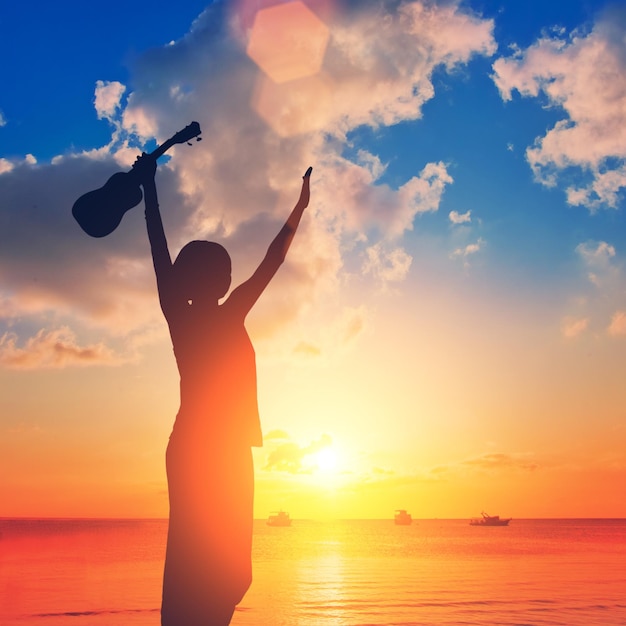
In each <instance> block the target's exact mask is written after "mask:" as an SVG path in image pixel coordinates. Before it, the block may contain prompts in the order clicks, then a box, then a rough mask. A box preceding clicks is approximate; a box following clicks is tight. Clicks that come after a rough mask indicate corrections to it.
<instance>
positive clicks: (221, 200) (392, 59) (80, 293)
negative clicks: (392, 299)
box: [0, 2, 495, 346]
mask: <svg viewBox="0 0 626 626" xmlns="http://www.w3.org/2000/svg"><path fill="white" fill-rule="evenodd" d="M225 4H226V3H213V4H211V5H210V6H209V8H207V10H206V11H205V12H204V13H203V14H202V15H200V16H199V17H198V19H197V20H196V21H195V22H194V24H193V25H192V27H191V30H190V32H189V33H188V34H187V35H186V36H185V37H183V38H182V39H180V40H178V41H176V42H174V43H171V44H168V45H167V46H163V47H162V48H156V49H152V50H150V51H148V52H146V53H145V54H144V55H142V56H141V57H139V58H138V59H137V61H136V62H135V65H134V66H133V67H132V68H131V71H132V76H131V79H130V80H129V84H132V85H133V91H132V93H128V92H127V90H126V88H125V86H124V85H122V84H121V83H119V82H116V81H104V80H101V81H98V83H97V84H96V90H95V102H94V105H95V110H96V114H97V115H98V117H100V118H104V119H107V120H108V121H109V122H110V123H111V124H112V138H111V142H110V143H109V144H108V145H107V146H102V147H94V149H93V150H91V151H88V152H84V153H81V154H65V155H63V156H58V157H56V158H55V159H53V161H52V163H50V164H35V162H34V158H33V159H31V158H30V157H29V158H28V159H27V160H26V161H24V162H19V163H18V162H8V161H0V173H2V172H4V173H2V175H0V197H2V199H3V204H2V210H1V211H0V237H2V245H0V279H1V281H0V285H2V293H0V301H2V302H6V301H10V302H11V305H10V306H5V307H3V309H2V310H3V311H4V312H5V313H6V314H7V315H5V317H4V321H5V324H6V323H8V322H9V321H11V320H12V319H16V318H17V317H21V316H23V317H26V318H28V319H33V320H34V319H43V317H45V316H46V315H54V316H55V319H56V320H62V323H64V324H67V325H68V326H69V327H71V328H75V327H76V328H78V327H79V326H80V327H81V328H82V329H88V330H89V329H91V330H93V329H99V330H105V331H108V333H110V335H112V336H114V335H126V334H129V333H136V332H141V331H142V329H147V328H153V327H154V326H155V324H159V323H162V320H161V319H160V312H159V310H158V304H157V301H156V293H155V285H154V278H153V276H152V269H151V264H150V258H149V250H148V246H147V239H146V234H145V225H144V220H143V216H142V207H141V206H140V207H138V208H136V209H133V210H132V211H129V213H128V214H127V215H126V216H125V217H124V219H123V220H122V224H121V225H120V227H119V228H118V229H117V230H116V231H115V232H114V233H113V234H112V235H110V236H108V237H106V238H104V239H101V240H94V239H91V238H89V237H87V236H86V235H85V234H84V233H82V232H81V231H80V229H79V228H78V226H77V224H76V223H75V222H74V220H73V219H72V217H71V207H72V205H73V203H74V201H75V200H76V199H77V198H78V197H79V196H80V195H82V194H83V193H85V192H87V191H90V190H92V189H97V188H98V187H100V186H102V185H103V184H104V182H105V181H106V180H107V179H108V178H109V176H111V174H113V173H114V172H116V171H119V169H124V168H127V167H128V166H129V165H130V164H131V163H132V161H133V160H134V157H135V155H136V154H137V153H138V152H140V151H141V148H142V146H141V145H140V144H139V143H137V139H136V136H137V135H138V136H139V138H143V139H147V138H152V137H154V138H156V139H157V141H158V142H162V141H164V140H165V139H167V138H168V137H170V136H171V135H173V134H174V133H175V132H176V131H178V130H180V129H181V128H182V127H183V126H185V125H186V124H188V123H189V122H191V121H192V120H197V121H198V122H199V123H200V125H201V127H202V129H203V138H204V141H203V142H202V143H200V144H197V145H194V147H193V148H191V147H188V146H185V145H182V146H176V147H174V148H172V149H171V150H170V152H169V153H168V154H170V155H171V156H172V159H171V161H169V162H168V163H167V164H162V165H160V166H159V170H158V173H157V186H158V189H159V202H160V206H161V211H162V213H163V219H164V223H165V228H166V231H167V234H168V238H169V242H170V248H171V252H172V255H176V253H177V252H178V250H179V249H180V247H181V246H182V245H183V244H184V243H185V242H186V241H188V240H189V239H191V238H213V239H217V240H219V241H221V242H222V243H224V244H225V245H226V247H227V248H228V249H229V251H230V252H231V255H232V257H233V262H234V274H235V279H236V280H241V279H243V278H247V276H248V275H249V274H250V272H251V271H253V269H254V268H255V266H256V264H257V263H258V262H259V261H260V260H261V258H262V257H263V254H264V253H265V250H266V247H267V245H268V244H269V242H270V241H271V239H272V238H273V236H274V235H275V233H276V232H277V231H278V229H279V228H280V226H281V224H282V222H283V220H284V219H285V218H286V216H287V214H288V212H289V210H290V208H291V207H292V206H293V204H294V202H295V200H296V198H297V196H298V191H299V185H300V182H301V176H302V174H303V172H304V170H305V169H306V167H307V166H308V165H313V166H314V172H313V178H312V182H311V188H312V196H311V207H310V209H309V211H308V212H307V214H306V215H305V217H304V220H303V223H302V226H301V230H300V232H299V233H298V236H297V238H296V240H295V241H294V245H293V248H292V250H290V254H289V257H288V260H287V263H286V264H285V265H284V266H283V268H281V270H280V272H279V274H278V275H277V277H276V285H273V286H272V287H271V288H270V289H269V290H268V294H267V295H266V296H264V298H263V302H261V303H260V309H259V312H258V313H255V315H257V317H256V320H257V322H256V324H257V327H258V328H259V329H261V332H262V333H263V334H270V333H271V332H272V329H277V328H281V329H283V330H284V325H285V322H286V321H289V320H294V319H296V318H297V316H298V313H299V311H300V310H302V309H303V308H305V307H308V308H310V305H311V304H312V303H313V302H322V301H324V302H329V301H331V300H332V299H330V298H329V297H328V296H329V294H331V293H335V294H336V293H338V288H339V277H340V276H341V275H342V268H343V267H344V264H345V262H346V258H347V257H348V256H349V255H352V266H351V269H350V272H351V273H352V275H354V276H360V275H361V272H362V270H363V267H366V268H367V270H368V271H369V272H371V274H372V275H376V276H377V278H378V279H380V280H383V281H397V280H401V279H402V278H403V277H404V276H406V272H407V271H408V268H409V265H410V256H409V255H408V254H407V253H406V252H405V251H404V248H403V245H402V241H401V238H402V236H403V235H404V234H405V233H406V232H407V231H408V230H410V229H411V228H413V222H414V220H415V218H416V216H417V215H419V214H420V213H422V212H426V211H436V210H437V209H438V207H439V203H440V200H441V196H442V193H443V191H444V189H445V187H446V185H448V184H451V183H452V178H451V177H450V175H449V174H448V172H447V169H446V166H445V165H444V164H443V163H427V164H426V165H425V166H423V164H420V167H421V168H422V169H421V171H420V172H419V173H418V174H416V175H415V176H413V177H412V178H410V179H409V180H408V181H406V182H405V183H404V184H401V185H400V186H399V187H398V188H393V187H391V186H389V185H386V184H384V183H381V181H380V177H381V175H382V174H383V172H384V168H385V165H384V164H383V163H382V162H381V160H380V158H379V157H378V156H377V155H375V154H372V153H368V152H366V151H363V150H361V151H359V152H358V157H357V159H356V161H350V160H348V159H347V158H346V157H345V156H344V154H345V148H346V134H347V133H348V132H349V131H351V130H353V129H355V128H357V127H358V126H360V125H363V124H365V125H369V126H372V127H375V126H378V125H381V124H395V123H397V122H399V121H401V120H412V119H416V118H419V117H420V116H421V114H422V113H421V106H422V104H423V103H424V102H425V101H426V100H428V99H430V98H432V97H433V96H434V88H433V84H432V80H431V78H432V73H433V71H434V70H435V68H438V67H442V66H443V67H444V68H446V69H447V70H452V69H454V68H457V67H458V66H459V65H460V64H464V63H467V62H468V61H469V60H470V58H471V57H472V55H475V54H492V53H493V52H494V51H495V43H494V40H493V36H492V30H493V23H492V22H491V21H490V20H481V19H479V18H477V17H476V16H474V15H473V14H469V13H465V12H464V11H463V9H461V8H460V7H458V6H455V5H445V6H437V5H435V4H430V3H421V2H407V3H401V4H398V6H396V4H393V3H392V4H390V5H385V6H384V8H381V6H380V4H379V3H378V2H362V3H359V5H358V7H354V8H350V9H346V10H345V11H337V12H335V13H334V14H333V16H332V17H329V18H328V20H329V21H328V24H327V25H328V27H329V29H330V34H331V36H330V40H329V46H328V49H327V52H326V55H325V57H324V65H323V67H322V69H321V72H320V74H319V75H318V76H315V77H312V79H311V80H312V81H313V83H310V82H307V80H308V79H305V80H304V81H303V80H297V81H291V82H288V83H286V86H285V90H286V91H285V92H284V93H285V94H286V96H288V98H289V103H290V106H291V107H292V109H293V110H292V112H291V115H292V118H293V120H295V121H298V120H306V119H307V118H310V117H315V124H314V125H312V126H310V125H309V126H306V125H305V126H298V124H296V125H295V127H294V128H296V129H298V128H300V129H302V128H308V130H307V132H300V133H296V134H289V133H287V134H282V135H281V134H280V133H277V132H276V129H275V128H274V127H273V126H272V125H271V124H268V123H267V121H266V119H264V118H263V117H261V116H260V115H259V114H257V111H255V109H254V104H255V103H254V100H253V94H254V92H255V89H256V87H257V85H258V82H259V81H260V80H261V79H262V74H261V72H260V70H259V69H258V68H257V67H256V66H255V64H254V63H252V61H250V59H248V58H247V57H246V54H245V43H246V32H245V30H242V29H239V30H238V27H237V21H236V20H234V21H233V20H231V21H229V22H228V23H227V22H226V20H225V15H226V8H225V6H224V5H225ZM316 81H317V82H316ZM311 84H314V85H317V86H319V85H320V84H323V85H326V87H327V88H328V90H327V93H326V95H327V96H328V100H327V101H326V104H327V105H329V106H326V105H324V106H321V107H318V108H315V107H313V105H312V104H311V103H315V99H313V100H311V99H309V98H305V97H304V96H306V94H308V91H307V89H309V87H310V85H311ZM307 85H308V86H307ZM357 148H358V146H357ZM357 151H358V150H357ZM7 233H10V237H9V236H8V235H7ZM365 249H367V250H368V252H367V254H366V255H365V256H364V257H358V255H359V254H360V253H361V252H363V250H365ZM359 258H361V262H362V263H364V266H362V267H355V265H354V264H355V259H356V260H357V262H358V259H359ZM286 294H289V296H288V297H287V296H286ZM337 307H338V310H341V309H342V308H343V307H344V303H341V302H337ZM1 321H2V320H0V322H1ZM283 330H281V332H283ZM76 343H77V344H78V343H79V340H78V339H77V340H76ZM80 343H87V344H89V345H92V342H90V341H82V340H80ZM15 345H16V346H17V345H18V344H17V343H16V344H15Z"/></svg>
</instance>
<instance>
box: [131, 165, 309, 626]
mask: <svg viewBox="0 0 626 626" xmlns="http://www.w3.org/2000/svg"><path fill="white" fill-rule="evenodd" d="M134 167H135V170H136V172H137V173H138V175H139V177H140V180H141V181H142V186H143V189H144V197H145V206H146V223H147V228H148V238H149V240H150V247H151V250H152V260H153V262H154V270H155V273H156V280H157V286H158V292H159V300H160V303H161V309H162V310H163V313H164V315H165V319H166V320H167V323H168V325H169V329H170V335H171V338H172V344H173V348H174V354H175V356H176V362H177V364H178V370H179V373H180V408H179V411H178V414H177V416H176V421H175V423H174V427H173V430H172V434H171V436H170V439H169V443H168V446H167V453H166V468H167V482H168V490H169V503H170V517H169V528H168V536H167V550H166V556H165V569H164V574H163V598H162V606H161V624H162V626H208V625H211V626H220V625H226V624H229V623H230V620H231V617H232V615H233V612H234V610H235V606H236V605H237V604H238V603H239V602H240V601H241V599H242V598H243V596H244V594H245V593H246V591H247V589H248V587H249V586H250V583H251V581H252V565H251V546H252V503H253V496H254V470H253V466H252V452H251V446H260V445H262V437H261V427H260V421H259V412H258V407H257V394H256V391H257V390H256V364H255V355H254V349H253V347H252V344H251V342H250V339H249V337H248V334H247V332H246V329H245V326H244V321H245V318H246V315H247V314H248V312H249V311H250V309H251V308H252V306H253V305H254V303H255V302H256V301H257V299H258V297H259V296H260V295H261V293H262V292H263V290H264V289H265V287H266V286H267V285H268V283H269V282H270V280H271V279H272V277H273V276H274V274H275V273H276V271H277V270H278V268H279V267H280V265H281V264H282V262H283V261H284V259H285V255H286V253H287V250H288V248H289V246H290V244H291V241H292V239H293V236H294V234H295V232H296V229H297V227H298V224H299V223H300V218H301V217H302V213H303V212H304V209H305V208H306V207H307V206H308V203H309V177H310V174H311V170H312V168H309V169H308V170H307V172H306V174H305V175H304V177H303V183H302V190H301V193H300V198H299V200H298V202H297V204H296V206H295V207H294V209H293V211H292V212H291V215H290V216H289V218H288V219H287V221H286V223H285V225H284V226H283V227H282V228H281V230H280V232H279V233H278V235H277V236H276V238H275V239H274V241H273V242H272V243H271V244H270V246H269V248H268V250H267V253H266V255H265V258H264V259H263V261H262V262H261V264H260V265H259V267H258V268H257V270H256V271H255V272H254V274H253V275H252V277H251V278H249V279H248V280H247V281H245V282H244V283H242V284H241V285H239V286H238V287H237V288H236V289H234V290H233V292H232V293H231V294H230V295H229V297H228V298H227V299H226V300H225V301H224V302H222V303H220V302H219V301H220V300H221V299H222V298H223V297H224V296H225V295H226V293H227V291H228V289H229V287H230V282H231V261H230V257H229V255H228V253H227V252H226V250H225V249H224V248H223V247H222V246H221V245H219V244H217V243H213V242H209V241H192V242H190V243H188V244H187V245H186V246H184V247H183V249H182V250H181V251H180V253H179V255H178V257H177V258H176V261H175V262H174V263H172V261H171V258H170V253H169V251H168V247H167V240H166V238H165V232H164V230H163V223H162V221H161V215H160V213H159V205H158V200H157V191H156V185H155V181H154V176H155V169H156V161H155V160H154V159H153V158H151V157H150V155H146V154H143V155H142V156H141V157H139V158H138V159H137V162H136V163H135V166H134Z"/></svg>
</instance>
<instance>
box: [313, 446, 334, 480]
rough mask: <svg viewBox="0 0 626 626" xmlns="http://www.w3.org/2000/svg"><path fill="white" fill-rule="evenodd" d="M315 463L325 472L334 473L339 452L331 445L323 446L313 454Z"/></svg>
mask: <svg viewBox="0 0 626 626" xmlns="http://www.w3.org/2000/svg"><path fill="white" fill-rule="evenodd" d="M313 463H314V465H315V466H316V467H317V468H318V470H319V471H320V472H321V473H323V474H334V473H335V472H336V471H337V464H338V459H337V453H336V452H335V450H333V449H332V448H331V447H330V446H328V447H326V448H322V449H321V450H320V451H319V452H316V453H315V455H314V456H313Z"/></svg>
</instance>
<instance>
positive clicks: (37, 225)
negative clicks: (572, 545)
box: [0, 0, 626, 518]
mask: <svg viewBox="0 0 626 626" xmlns="http://www.w3.org/2000/svg"><path fill="white" fill-rule="evenodd" d="M625 33H626V9H624V5H623V4H620V3H611V2H604V1H598V0H597V1H595V2H594V1H592V0H567V1H563V2H545V1H541V2H540V1H539V0H512V1H509V0H469V1H467V2H455V1H453V0H450V1H441V2H436V1H433V2H423V1H417V0H416V1H405V2H397V1H392V0H388V1H383V0H377V1H374V0H343V1H340V0H306V1H305V0H303V1H302V2H299V1H296V2H276V1H275V0H273V1H272V0H258V1H254V0H232V1H230V2H213V3H210V2H209V3H208V4H207V2H200V1H196V0H191V1H185V2H179V3H172V2H164V1H161V2H158V1H157V2H154V1H153V2H147V0H136V1H135V2H120V1H118V0H113V1H112V2H109V3H107V4H106V6H101V5H98V7H97V8H96V5H93V4H90V3H84V2H80V3H79V2H65V3H47V2H34V3H27V2H24V3H18V2H13V3H5V4H4V5H3V7H2V8H1V9H0V55H1V58H2V59H3V62H2V63H1V64H0V84H1V85H2V89H0V516H63V517H72V516H80V517H144V516H147V517H164V516H166V515H167V486H166V479H165V463H164V456H165V447H166V445H167V440H168V436H169V433H170V430H171V427H172V424H173V420H174V417H175V415H176V411H177V403H178V374H177V370H176V364H175V361H174V357H173V354H172V351H171V346H170V342H169V337H168V333H167V327H166V324H165V321H164V319H163V318H162V314H161V312H160V309H159V305H158V299H157V294H156V286H155V281H154V277H153V273H152V267H151V261H150V252H149V247H148V242H147V236H146V233H145V224H144V218H143V208H142V207H138V208H136V209H133V210H132V211H130V212H129V213H128V214H126V216H125V217H124V219H123V220H122V223H121V225H120V226H119V228H118V229H117V230H116V231H115V232H114V233H112V234H111V235H109V236H108V237H104V238H102V239H94V238H91V237H89V236H87V235H86V234H85V233H83V232H82V231H81V230H80V228H79V227H78V225H77V224H76V222H75V221H74V220H73V218H72V215H71V207H72V205H73V203H74V201H75V200H76V199H77V198H78V197H79V196H80V195H82V194H83V193H85V192H87V191H90V190H91V189H95V188H98V187H100V186H101V185H102V184H103V183H104V182H105V181H106V180H107V179H108V177H109V176H110V175H111V174H113V173H114V172H116V171H120V170H127V169H128V168H129V167H130V165H131V164H132V162H133V161H134V159H135V157H136V155H137V154H138V153H139V152H141V150H147V151H149V150H152V149H154V147H155V146H156V145H157V144H159V143H162V142H163V141H165V140H166V139H167V138H168V137H170V136H171V135H173V134H174V133H175V132H176V131H178V130H180V129H182V128H183V127H185V126H186V125H187V124H189V123H190V122H191V121H192V120H196V121H198V122H199V123H200V126H201V127H202V131H203V132H202V137H203V141H202V142H200V143H196V142H193V145H192V146H191V147H189V146H186V145H180V146H176V147H174V148H173V149H171V150H170V151H169V152H168V157H167V158H162V159H161V161H160V165H159V169H158V172H157V186H158V189H159V201H160V206H161V212H162V214H163V219H164V223H165V229H166V232H167V234H168V238H169V243H170V250H171V252H172V253H173V254H176V253H177V252H178V250H179V249H180V248H181V247H182V245H184V243H186V242H187V241H189V240H190V239H202V238H206V239H211V240H216V241H219V242H220V243H222V244H223V245H225V246H226V248H227V249H228V250H229V251H230V253H231V256H232V258H233V266H234V267H233V273H234V275H233V284H234V285H236V284H238V282H240V281H242V280H244V279H246V278H247V277H248V276H249V275H250V274H251V272H252V271H253V270H254V269H255V267H256V264H258V262H259V261H260V260H261V259H262V257H263V255H264V253H265V250H266V248H267V245H268V244H269V242H270V241H271V239H272V238H273V236H274V235H275V233H276V232H278V229H279V228H280V226H281V224H282V222H283V221H284V219H285V218H286V217H287V215H288V213H289V211H290V210H291V208H292V207H293V205H294V203H295V201H296V199H297V195H298V190H299V186H300V183H301V176H302V174H303V173H304V171H305V170H306V168H307V167H308V166H309V165H312V166H313V168H314V169H313V175H312V178H311V203H310V206H309V209H308V210H307V213H306V214H305V216H304V218H303V222H302V225H301V228H300V230H299V232H298V234H297V236H296V239H295V240H294V244H293V246H292V248H291V250H290V252H289V256H288V259H287V261H286V263H285V265H284V266H283V267H282V268H281V269H280V271H279V273H278V274H277V276H276V278H275V280H274V282H273V283H272V284H271V285H270V287H269V288H268V289H267V291H266V293H265V294H264V295H263V297H262V299H261V301H260V302H259V303H258V305H257V307H256V308H255V309H254V310H253V312H252V313H251V315H250V316H249V318H248V329H249V332H250V335H251V337H252V340H253V343H254V345H255V349H256V353H257V367H258V378H259V404H260V411H261V420H262V424H263V431H264V435H265V445H264V447H263V448H260V449H256V450H255V452H254V455H255V467H256V501H255V516H256V517H259V518H264V517H267V515H269V513H270V512H271V511H274V510H277V509H281V508H282V509H285V510H288V511H289V512H290V513H291V515H292V517H294V518H370V517H372V518H386V517H391V516H393V512H394V509H397V508H404V509H408V510H409V511H410V512H411V513H412V514H413V516H414V517H441V518H450V517H459V518H465V517H473V516H477V515H479V514H480V511H481V510H486V511H488V512H490V513H492V514H500V515H504V516H507V517H508V516H512V517H518V518H521V517H626V499H625V498H624V496H623V494H624V486H625V485H626V384H625V377H626V367H625V364H626V236H625V232H626V214H625V211H626V201H625V199H626V193H625V190H626V36H625Z"/></svg>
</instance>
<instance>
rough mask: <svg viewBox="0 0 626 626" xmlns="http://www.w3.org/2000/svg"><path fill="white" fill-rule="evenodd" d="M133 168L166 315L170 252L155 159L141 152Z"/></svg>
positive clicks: (169, 296)
mask: <svg viewBox="0 0 626 626" xmlns="http://www.w3.org/2000/svg"><path fill="white" fill-rule="evenodd" d="M133 169H134V170H135V171H136V173H137V176H138V178H139V180H140V182H141V185H142V186H143V195H144V201H145V205H146V227H147V229H148V239H149V241H150V250H151V252H152V262H153V264H154V272H155V274H156V280H157V288H158V290H159V301H160V303H161V309H162V310H163V313H164V314H165V315H166V317H167V309H168V305H169V304H170V303H171V302H172V295H173V287H174V281H173V277H172V274H173V271H172V270H173V268H172V259H171V257H170V252H169V249H168V247H167V239H166V238H165V231H164V229H163V221H162V220H161V213H160V211H159V200H158V196H157V190H156V184H155V181H154V175H155V173H156V159H155V158H153V157H151V156H150V155H149V154H145V153H144V154H142V155H141V156H140V157H138V158H137V161H136V162H135V164H134V166H133Z"/></svg>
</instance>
